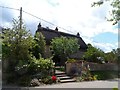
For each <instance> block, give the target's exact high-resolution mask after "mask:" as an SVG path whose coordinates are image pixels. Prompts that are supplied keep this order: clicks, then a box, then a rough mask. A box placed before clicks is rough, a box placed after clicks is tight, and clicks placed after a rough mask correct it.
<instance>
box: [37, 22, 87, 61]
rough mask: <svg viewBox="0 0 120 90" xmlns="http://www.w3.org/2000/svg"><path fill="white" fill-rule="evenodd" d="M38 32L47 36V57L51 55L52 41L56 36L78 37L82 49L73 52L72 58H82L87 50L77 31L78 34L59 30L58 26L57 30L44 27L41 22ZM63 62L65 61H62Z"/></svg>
mask: <svg viewBox="0 0 120 90" xmlns="http://www.w3.org/2000/svg"><path fill="white" fill-rule="evenodd" d="M36 32H41V33H42V34H43V36H44V37H45V40H46V51H45V57H46V58H47V57H50V56H51V51H50V42H51V40H52V39H53V38H55V37H61V36H64V37H74V38H77V39H78V44H79V45H80V49H79V51H78V52H77V53H75V54H72V55H71V56H70V58H75V59H81V57H82V56H83V54H84V52H85V51H86V50H87V45H86V43H85V42H84V41H83V39H82V38H81V37H80V34H79V33H77V35H72V34H68V33H64V32H60V31H58V28H57V27H56V28H55V30H52V29H49V28H44V27H41V24H40V23H39V25H38V29H37V31H36ZM57 62H61V61H57ZM62 62H63V63H64V61H62Z"/></svg>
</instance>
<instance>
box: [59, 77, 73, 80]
mask: <svg viewBox="0 0 120 90" xmlns="http://www.w3.org/2000/svg"><path fill="white" fill-rule="evenodd" d="M58 78H59V79H60V80H68V79H72V78H71V77H69V76H63V77H58Z"/></svg>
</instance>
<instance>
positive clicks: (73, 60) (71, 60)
mask: <svg viewBox="0 0 120 90" xmlns="http://www.w3.org/2000/svg"><path fill="white" fill-rule="evenodd" d="M74 62H76V60H75V59H68V60H67V61H66V63H74Z"/></svg>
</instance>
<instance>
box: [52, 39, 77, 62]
mask: <svg viewBox="0 0 120 90" xmlns="http://www.w3.org/2000/svg"><path fill="white" fill-rule="evenodd" d="M51 49H52V52H53V53H54V55H57V56H58V57H60V58H61V59H65V60H66V59H67V58H68V57H69V55H71V54H73V53H75V52H77V51H78V49H79V45H78V40H77V39H75V38H66V37H56V38H54V39H52V42H51Z"/></svg>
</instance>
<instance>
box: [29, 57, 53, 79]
mask: <svg viewBox="0 0 120 90" xmlns="http://www.w3.org/2000/svg"><path fill="white" fill-rule="evenodd" d="M53 69H54V63H53V61H52V60H51V58H49V59H44V58H40V59H35V58H34V59H33V60H32V62H31V63H30V65H29V67H28V71H29V73H31V74H32V75H35V74H38V73H39V74H40V75H41V78H44V77H46V76H48V75H52V72H53Z"/></svg>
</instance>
